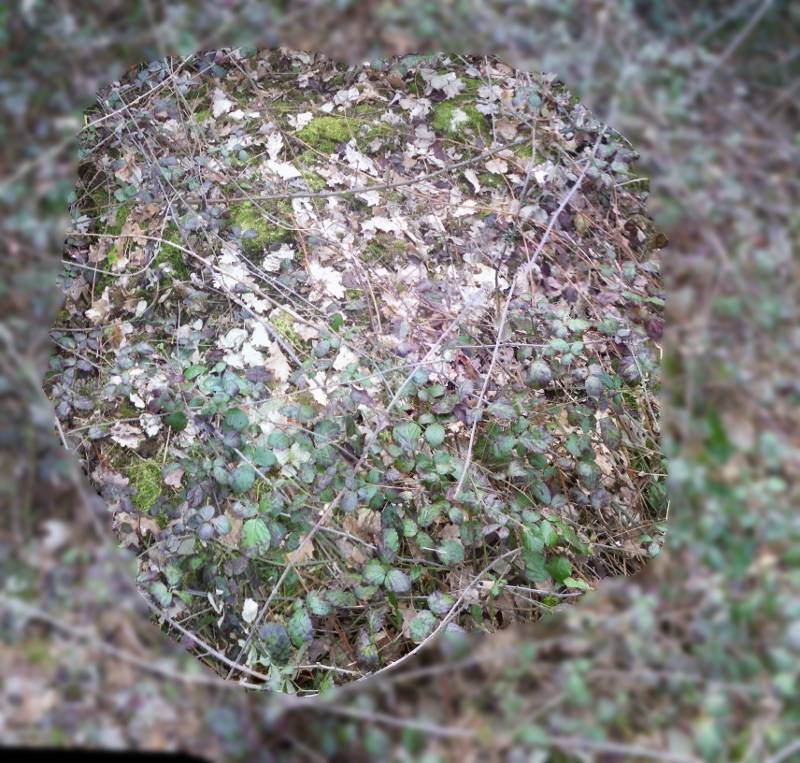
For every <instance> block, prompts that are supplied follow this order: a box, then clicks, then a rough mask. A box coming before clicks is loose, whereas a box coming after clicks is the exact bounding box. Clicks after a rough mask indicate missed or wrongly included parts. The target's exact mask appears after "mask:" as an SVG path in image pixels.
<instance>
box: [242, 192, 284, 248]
mask: <svg viewBox="0 0 800 763" xmlns="http://www.w3.org/2000/svg"><path fill="white" fill-rule="evenodd" d="M259 207H261V208H259ZM262 210H263V211H262ZM270 218H272V219H270ZM231 223H232V224H233V225H235V226H237V227H238V228H239V229H240V230H241V232H242V234H247V233H248V232H250V231H255V235H253V234H252V233H250V234H249V235H247V236H245V235H243V236H242V246H243V248H244V250H245V252H247V253H248V254H257V253H259V252H260V251H262V250H264V249H265V248H266V247H268V246H269V245H270V244H277V243H280V242H282V241H291V240H292V239H293V238H294V232H293V230H292V227H293V224H292V207H291V205H290V204H289V203H288V202H285V201H279V202H277V203H276V202H261V203H260V204H259V205H258V206H257V205H256V204H254V203H252V202H249V201H246V202H242V203H239V204H232V205H231Z"/></svg>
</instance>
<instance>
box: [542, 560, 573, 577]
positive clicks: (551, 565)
mask: <svg viewBox="0 0 800 763" xmlns="http://www.w3.org/2000/svg"><path fill="white" fill-rule="evenodd" d="M545 567H546V568H547V571H548V572H549V573H550V575H551V576H552V577H553V579H554V580H557V581H558V582H559V583H562V582H564V580H566V579H567V578H568V577H569V576H570V575H571V574H572V562H570V560H569V559H567V557H566V556H554V557H553V558H552V559H548V561H547V563H546V564H545Z"/></svg>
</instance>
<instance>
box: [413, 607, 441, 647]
mask: <svg viewBox="0 0 800 763" xmlns="http://www.w3.org/2000/svg"><path fill="white" fill-rule="evenodd" d="M437 622H438V620H437V619H436V616H435V615H434V614H433V612H431V611H430V610H427V609H423V610H421V611H419V612H417V614H416V615H415V616H414V619H413V620H412V621H411V623H410V624H409V626H408V628H409V633H410V635H411V640H412V641H414V643H416V644H421V643H422V642H423V641H425V639H426V638H428V636H430V635H431V633H433V631H434V630H436V624H437Z"/></svg>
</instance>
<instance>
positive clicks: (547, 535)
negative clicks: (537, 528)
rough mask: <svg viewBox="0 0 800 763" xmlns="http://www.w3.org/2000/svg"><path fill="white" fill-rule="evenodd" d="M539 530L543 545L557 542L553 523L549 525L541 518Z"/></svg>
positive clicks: (553, 544) (552, 544)
mask: <svg viewBox="0 0 800 763" xmlns="http://www.w3.org/2000/svg"><path fill="white" fill-rule="evenodd" d="M541 530H542V540H543V541H544V545H545V546H547V547H548V548H549V547H550V546H555V545H556V543H558V533H557V532H556V531H555V528H554V527H553V525H551V524H550V522H548V521H547V520H546V519H544V520H542V524H541Z"/></svg>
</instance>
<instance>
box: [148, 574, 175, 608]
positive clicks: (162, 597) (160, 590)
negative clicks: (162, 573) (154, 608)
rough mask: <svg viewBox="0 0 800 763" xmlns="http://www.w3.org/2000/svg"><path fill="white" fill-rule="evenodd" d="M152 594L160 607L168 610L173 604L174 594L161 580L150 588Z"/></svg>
mask: <svg viewBox="0 0 800 763" xmlns="http://www.w3.org/2000/svg"><path fill="white" fill-rule="evenodd" d="M150 593H151V594H153V598H154V599H155V600H156V602H157V603H158V604H159V605H160V606H162V607H164V608H166V607H168V606H169V605H170V604H172V593H170V591H169V589H168V588H167V587H166V586H165V585H164V584H163V583H162V582H161V581H160V580H157V581H156V582H155V583H153V584H152V585H151V586H150Z"/></svg>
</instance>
